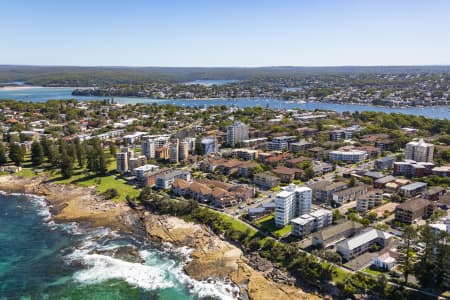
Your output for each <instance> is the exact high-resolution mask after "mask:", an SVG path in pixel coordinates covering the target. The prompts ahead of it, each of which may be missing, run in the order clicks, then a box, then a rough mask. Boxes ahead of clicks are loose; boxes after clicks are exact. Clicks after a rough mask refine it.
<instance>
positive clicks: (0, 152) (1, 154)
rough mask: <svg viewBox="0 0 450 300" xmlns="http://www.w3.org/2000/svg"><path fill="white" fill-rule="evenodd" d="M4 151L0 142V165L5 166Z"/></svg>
mask: <svg viewBox="0 0 450 300" xmlns="http://www.w3.org/2000/svg"><path fill="white" fill-rule="evenodd" d="M6 162H7V159H6V150H5V146H4V145H3V143H2V142H0V165H3V164H6Z"/></svg>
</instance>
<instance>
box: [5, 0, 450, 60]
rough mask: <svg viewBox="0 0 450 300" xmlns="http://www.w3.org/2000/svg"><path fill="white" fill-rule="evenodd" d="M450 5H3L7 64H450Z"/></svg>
mask: <svg viewBox="0 0 450 300" xmlns="http://www.w3.org/2000/svg"><path fill="white" fill-rule="evenodd" d="M448 11H450V2H448V1H445V0H431V1H427V2H426V3H423V1H419V0H413V1H407V0H398V1H388V0H379V1H357V0H349V1H345V2H344V1H338V0H324V1H320V2H308V1H294V0H286V1H284V2H283V3H282V5H280V4H279V3H274V2H273V1H270V0H261V1H256V0H249V1H246V2H244V3H242V1H238V0H230V1H226V2H225V1H220V2H219V1H218V2H211V1H206V0H196V1H189V2H188V3H186V2H185V1H180V0H169V1H144V0H130V1H128V2H127V3H126V4H124V3H123V2H121V1H118V0H112V1H106V0H95V1H88V0H79V1H64V2H61V1H56V0H43V1H39V2H38V3H33V2H31V3H30V2H29V1H25V0H17V1H10V2H8V3H2V4H0V16H1V18H0V26H1V27H2V28H6V29H7V30H5V31H4V32H3V39H4V40H5V41H8V43H7V44H5V47H2V48H1V49H0V64H1V65H25V66H80V67H84V66H85V67H91V66H95V67H111V66H118V67H151V66H154V67H179V68H192V67H201V68H233V67H237V68H239V67H240V68H255V67H269V66H274V67H275V66H293V67H294V66H298V67H346V66H361V67H362V66H369V67H370V66H442V65H450V57H449V55H448V53H450V41H449V40H448V39H447V38H446V37H448V36H450V20H449V19H448V17H447V12H448Z"/></svg>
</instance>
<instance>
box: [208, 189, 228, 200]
mask: <svg viewBox="0 0 450 300" xmlns="http://www.w3.org/2000/svg"><path fill="white" fill-rule="evenodd" d="M212 196H213V197H214V198H220V197H226V196H231V194H230V193H229V192H228V191H226V190H224V189H221V188H219V187H216V188H214V189H213V190H212Z"/></svg>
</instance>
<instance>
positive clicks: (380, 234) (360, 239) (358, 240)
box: [338, 228, 392, 250]
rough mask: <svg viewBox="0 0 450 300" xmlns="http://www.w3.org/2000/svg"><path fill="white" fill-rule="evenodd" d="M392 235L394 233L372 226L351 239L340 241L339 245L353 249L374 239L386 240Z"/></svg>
mask: <svg viewBox="0 0 450 300" xmlns="http://www.w3.org/2000/svg"><path fill="white" fill-rule="evenodd" d="M390 237H392V234H390V233H387V232H384V231H381V230H378V229H374V228H370V229H369V230H366V231H364V232H362V233H360V234H359V235H357V236H354V237H352V238H350V239H347V240H345V241H342V242H340V243H339V244H338V245H339V247H342V248H347V249H349V250H352V249H355V248H358V247H359V246H362V245H364V244H367V243H368V242H370V241H373V240H375V239H378V238H381V239H383V240H386V239H388V238H390Z"/></svg>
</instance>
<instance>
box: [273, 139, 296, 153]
mask: <svg viewBox="0 0 450 300" xmlns="http://www.w3.org/2000/svg"><path fill="white" fill-rule="evenodd" d="M296 140H297V137H296V136H279V137H274V138H273V139H272V141H270V142H268V143H267V150H268V151H285V150H288V149H289V145H290V144H291V143H294V142H295V141H296Z"/></svg>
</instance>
